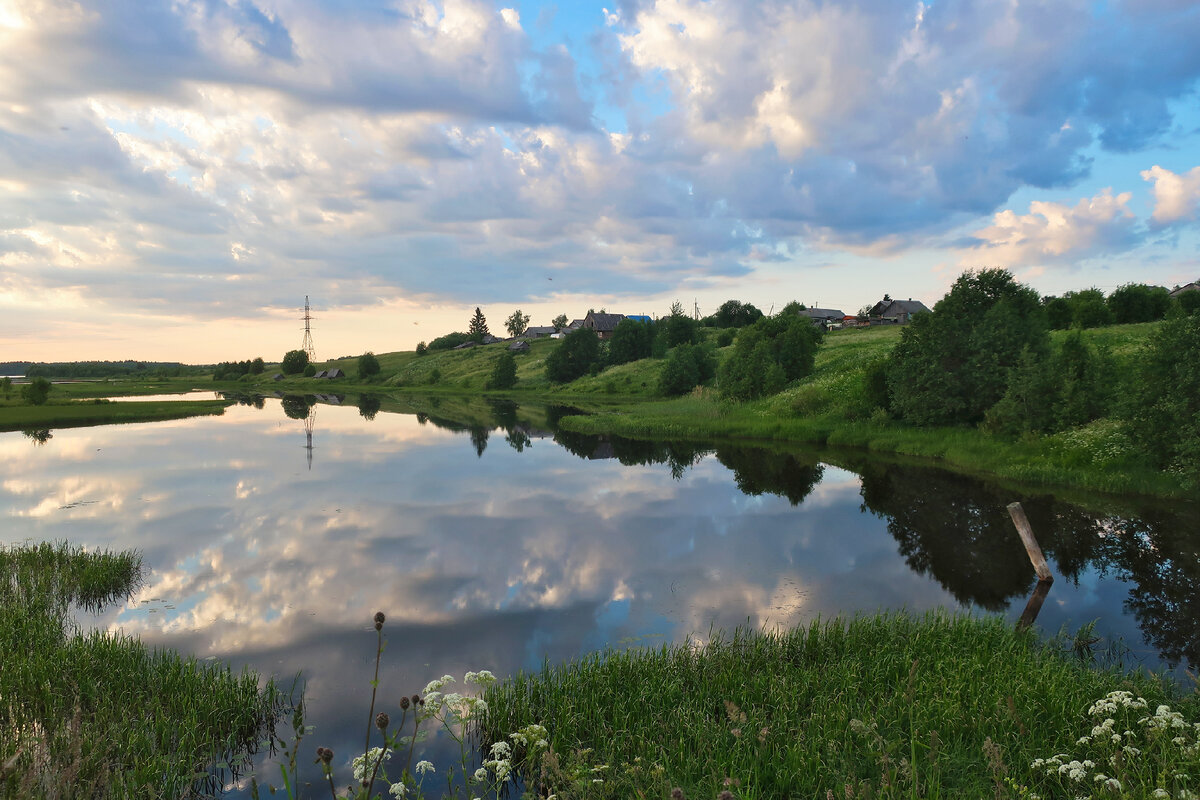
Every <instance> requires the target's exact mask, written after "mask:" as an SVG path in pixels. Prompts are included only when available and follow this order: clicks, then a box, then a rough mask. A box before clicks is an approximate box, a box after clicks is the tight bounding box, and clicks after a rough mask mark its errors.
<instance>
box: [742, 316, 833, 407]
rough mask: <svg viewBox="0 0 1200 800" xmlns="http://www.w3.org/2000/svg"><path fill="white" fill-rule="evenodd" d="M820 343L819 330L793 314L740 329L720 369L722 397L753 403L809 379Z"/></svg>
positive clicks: (764, 318) (764, 320)
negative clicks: (756, 399) (799, 380)
mask: <svg viewBox="0 0 1200 800" xmlns="http://www.w3.org/2000/svg"><path fill="white" fill-rule="evenodd" d="M820 342H821V332H820V330H818V329H817V327H816V326H814V325H813V324H812V322H811V321H810V320H809V319H808V318H807V317H801V316H797V315H794V314H788V315H783V314H780V315H778V316H775V317H763V318H762V319H760V320H759V321H758V322H756V323H754V324H753V325H751V326H749V327H747V328H742V329H741V331H740V332H739V333H738V335H737V339H736V340H735V341H734V345H733V353H732V355H730V356H729V358H727V359H726V360H725V363H724V364H723V365H722V366H721V372H720V376H719V379H718V386H719V387H720V391H721V396H722V397H724V398H727V399H732V400H753V399H755V398H758V397H765V396H767V395H772V394H775V393H776V392H778V391H779V390H781V389H782V388H783V387H784V386H786V385H787V384H788V383H789V382H790V381H794V380H798V379H800V378H803V377H806V376H807V375H810V374H811V373H812V371H813V366H814V364H815V362H816V355H817V347H818V346H819V345H820Z"/></svg>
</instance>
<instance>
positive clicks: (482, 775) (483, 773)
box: [475, 767, 488, 783]
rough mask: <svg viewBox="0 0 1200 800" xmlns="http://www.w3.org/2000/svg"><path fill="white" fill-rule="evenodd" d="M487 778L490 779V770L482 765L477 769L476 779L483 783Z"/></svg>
mask: <svg viewBox="0 0 1200 800" xmlns="http://www.w3.org/2000/svg"><path fill="white" fill-rule="evenodd" d="M487 779H488V771H487V770H486V769H484V768H483V767H480V768H479V769H477V770H475V780H477V781H479V782H480V783H483V782H484V781H486V780H487Z"/></svg>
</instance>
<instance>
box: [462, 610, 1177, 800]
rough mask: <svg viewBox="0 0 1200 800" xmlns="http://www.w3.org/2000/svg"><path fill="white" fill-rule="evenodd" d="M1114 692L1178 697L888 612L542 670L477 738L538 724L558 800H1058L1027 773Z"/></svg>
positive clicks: (1007, 640) (984, 622)
mask: <svg viewBox="0 0 1200 800" xmlns="http://www.w3.org/2000/svg"><path fill="white" fill-rule="evenodd" d="M1114 689H1129V690H1132V691H1134V692H1135V693H1136V694H1138V695H1140V696H1142V697H1145V698H1146V699H1147V700H1148V701H1150V704H1151V705H1150V708H1154V707H1155V705H1156V704H1158V703H1168V702H1171V703H1173V702H1175V701H1177V700H1179V698H1178V697H1173V696H1172V695H1173V694H1174V693H1175V691H1176V690H1175V689H1174V687H1173V686H1172V685H1170V684H1169V683H1167V682H1165V681H1164V680H1162V679H1160V678H1157V677H1155V676H1150V675H1146V674H1140V673H1135V674H1125V673H1122V672H1120V671H1118V670H1117V669H1115V668H1113V669H1100V668H1095V667H1093V666H1092V665H1091V664H1090V663H1086V662H1084V661H1081V660H1080V659H1079V658H1076V657H1074V656H1072V655H1068V654H1067V653H1065V652H1064V651H1063V650H1062V649H1059V648H1055V647H1054V646H1050V645H1044V644H1040V643H1039V642H1038V639H1037V637H1036V636H1035V635H1034V634H1032V633H1029V632H1024V633H1021V632H1016V631H1014V630H1013V629H1012V628H1011V626H1010V625H1009V624H1007V623H1006V622H1004V621H1003V620H1002V619H999V618H975V617H968V616H951V615H947V614H944V613H936V614H930V615H927V616H925V617H920V618H918V617H913V616H910V615H906V614H882V615H877V616H867V617H859V618H855V619H853V620H849V621H844V620H833V621H826V622H814V623H813V624H812V625H811V626H810V627H808V628H800V629H797V630H791V631H786V632H749V631H744V630H739V631H735V632H734V633H733V635H732V636H729V637H725V636H722V635H719V634H718V635H712V636H711V638H710V639H709V640H708V641H703V642H701V641H689V642H686V643H683V644H680V645H677V646H671V647H663V648H661V649H658V650H625V651H618V650H610V651H607V652H603V653H597V654H594V655H591V656H587V657H585V658H583V659H581V660H579V661H576V662H572V663H568V664H562V665H555V666H549V665H548V666H546V667H544V668H543V669H542V670H541V672H539V673H536V674H518V675H517V676H515V677H514V678H512V679H510V680H508V681H505V682H504V683H502V684H501V685H499V686H498V687H496V688H494V689H492V690H491V691H489V692H488V693H487V695H486V699H487V702H488V713H487V718H486V723H485V726H484V730H485V740H487V741H495V740H496V739H497V738H503V737H504V736H505V735H506V732H508V731H513V730H517V729H519V728H521V727H523V726H524V725H527V724H530V723H534V722H536V723H540V724H542V725H544V726H545V727H546V728H547V729H548V731H549V738H550V744H551V748H552V753H553V755H552V756H550V757H549V758H548V759H546V758H543V759H542V760H541V763H540V765H539V766H538V767H537V768H534V769H532V770H530V773H531V774H528V775H526V778H527V779H528V780H531V781H538V782H544V783H548V785H547V786H546V788H547V789H548V790H549V791H556V792H559V796H560V797H563V798H565V797H612V798H618V797H620V798H625V797H665V796H667V795H668V793H669V792H670V790H671V788H672V787H676V786H678V787H681V788H682V789H683V790H684V793H685V795H686V796H687V797H692V798H697V797H698V798H712V797H715V796H716V795H717V794H718V793H719V792H721V791H722V790H729V791H731V793H732V796H733V797H736V798H745V799H746V800H751V799H758V798H762V799H763V800H766V798H782V797H804V798H818V797H819V798H825V797H827V796H833V797H837V798H843V797H902V796H903V797H923V798H936V797H992V796H994V797H1018V796H1027V795H1022V794H1021V788H1020V787H1025V788H1026V790H1028V789H1032V790H1033V791H1036V792H1038V793H1039V794H1041V795H1042V796H1043V797H1057V796H1060V794H1058V793H1057V792H1056V791H1055V788H1054V784H1053V781H1051V780H1050V779H1049V778H1047V777H1046V776H1045V775H1044V774H1042V773H1040V772H1038V771H1036V770H1034V769H1032V768H1031V767H1030V764H1031V762H1032V761H1033V760H1034V759H1037V758H1049V757H1050V756H1053V755H1055V754H1058V753H1070V752H1072V749H1071V748H1072V747H1073V746H1075V744H1076V740H1077V738H1078V737H1080V736H1081V735H1083V734H1085V733H1087V732H1088V731H1090V729H1091V727H1092V725H1093V724H1094V723H1093V722H1092V721H1090V720H1089V718H1088V715H1087V709H1088V708H1089V706H1090V705H1091V704H1092V703H1093V702H1094V701H1096V700H1098V699H1100V698H1102V697H1104V696H1105V694H1106V693H1108V692H1110V691H1112V690H1114ZM1182 702H1183V709H1184V710H1185V715H1186V716H1188V718H1189V719H1193V720H1194V719H1195V718H1196V712H1197V711H1198V710H1200V704H1198V703H1197V697H1196V695H1194V694H1193V695H1191V696H1189V697H1186V698H1184V699H1183V700H1182ZM1189 735H1190V734H1189ZM1193 738H1194V736H1193ZM985 747H986V748H987V749H989V750H991V756H990V757H989V755H988V754H986V753H985ZM1180 760H1181V761H1180ZM1176 761H1180V763H1181V764H1182V766H1183V767H1186V768H1189V769H1190V771H1191V772H1192V773H1193V774H1196V773H1197V772H1198V770H1196V769H1194V768H1195V767H1197V766H1200V759H1197V756H1196V754H1195V753H1192V754H1191V755H1190V757H1184V756H1177V758H1176ZM1185 771H1186V770H1185ZM1006 777H1007V778H1008V779H1009V781H1011V783H1005V781H1004V778H1006ZM1197 779H1200V775H1197V776H1196V778H1193V779H1192V780H1191V782H1190V784H1189V786H1190V788H1192V789H1195V788H1196V785H1197ZM596 780H602V781H603V783H594V781H596ZM848 787H849V788H848ZM1091 788H1092V787H1090V786H1088V787H1084V788H1083V789H1082V790H1081V791H1082V792H1083V793H1085V794H1086V792H1088V791H1089V790H1090V789H1091ZM1151 788H1153V786H1151ZM827 793H832V794H829V795H827ZM1071 796H1074V795H1071ZM1130 796H1133V795H1130ZM1136 796H1148V793H1147V794H1146V795H1136ZM1172 796H1174V795H1172Z"/></svg>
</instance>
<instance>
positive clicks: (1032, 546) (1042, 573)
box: [1008, 503, 1054, 583]
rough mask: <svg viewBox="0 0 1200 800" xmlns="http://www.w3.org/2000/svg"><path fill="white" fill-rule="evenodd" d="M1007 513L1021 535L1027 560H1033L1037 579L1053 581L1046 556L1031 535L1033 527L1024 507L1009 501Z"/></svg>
mask: <svg viewBox="0 0 1200 800" xmlns="http://www.w3.org/2000/svg"><path fill="white" fill-rule="evenodd" d="M1008 514H1009V516H1011V517H1012V521H1013V524H1014V525H1016V526H1017V533H1019V534H1020V535H1021V544H1023V545H1025V552H1026V553H1028V554H1029V560H1030V561H1031V562H1033V569H1034V571H1036V572H1037V576H1038V580H1040V581H1046V582H1047V583H1051V582H1053V581H1054V575H1053V574H1052V573H1051V572H1050V566H1049V565H1048V564H1047V563H1046V557H1045V556H1044V555H1042V548H1041V547H1040V546H1039V545H1038V543H1037V539H1035V538H1034V536H1033V528H1031V527H1030V526H1029V518H1028V517H1026V516H1025V509H1023V508H1021V504H1020V503H1009V504H1008Z"/></svg>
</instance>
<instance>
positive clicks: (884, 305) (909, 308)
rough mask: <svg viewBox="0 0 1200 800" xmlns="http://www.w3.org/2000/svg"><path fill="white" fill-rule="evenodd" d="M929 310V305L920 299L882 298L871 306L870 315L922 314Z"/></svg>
mask: <svg viewBox="0 0 1200 800" xmlns="http://www.w3.org/2000/svg"><path fill="white" fill-rule="evenodd" d="M927 311H929V307H928V306H926V305H925V304H924V303H922V302H921V301H920V300H913V299H912V298H909V299H908V300H887V301H884V300H880V301H879V302H878V303H876V304H875V305H873V306H871V311H870V314H869V315H870V316H872V317H895V316H899V315H900V314H908V315H909V316H912V315H913V314H920V313H924V312H927Z"/></svg>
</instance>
